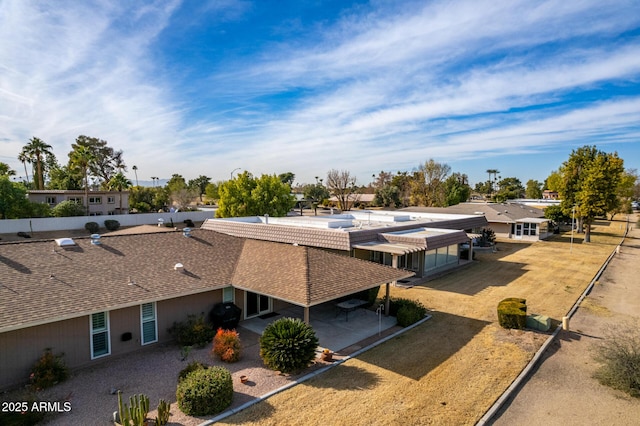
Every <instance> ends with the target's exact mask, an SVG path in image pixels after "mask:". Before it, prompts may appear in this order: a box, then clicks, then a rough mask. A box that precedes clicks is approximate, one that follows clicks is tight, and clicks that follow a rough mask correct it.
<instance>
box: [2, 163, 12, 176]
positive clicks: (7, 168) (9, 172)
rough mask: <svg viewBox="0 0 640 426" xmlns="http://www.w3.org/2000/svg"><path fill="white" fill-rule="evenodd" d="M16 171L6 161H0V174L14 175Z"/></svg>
mask: <svg viewBox="0 0 640 426" xmlns="http://www.w3.org/2000/svg"><path fill="white" fill-rule="evenodd" d="M15 175H16V171H15V170H13V169H12V168H11V167H10V166H9V165H8V164H7V163H3V162H2V161H0V176H15Z"/></svg>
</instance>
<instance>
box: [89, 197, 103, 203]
mask: <svg viewBox="0 0 640 426" xmlns="http://www.w3.org/2000/svg"><path fill="white" fill-rule="evenodd" d="M89 204H102V197H89Z"/></svg>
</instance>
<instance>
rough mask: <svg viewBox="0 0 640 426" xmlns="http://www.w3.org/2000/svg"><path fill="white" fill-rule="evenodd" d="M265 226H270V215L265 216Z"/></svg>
mask: <svg viewBox="0 0 640 426" xmlns="http://www.w3.org/2000/svg"><path fill="white" fill-rule="evenodd" d="M264 224H265V225H268V224H269V215H268V214H265V215H264Z"/></svg>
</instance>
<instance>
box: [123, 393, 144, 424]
mask: <svg viewBox="0 0 640 426" xmlns="http://www.w3.org/2000/svg"><path fill="white" fill-rule="evenodd" d="M147 414H149V397H147V396H145V395H143V394H140V395H136V396H135V398H134V397H133V396H132V397H130V398H129V406H127V404H124V403H123V402H122V392H120V391H118V416H119V417H120V424H121V425H123V426H131V425H133V426H144V425H145V420H146V418H147Z"/></svg>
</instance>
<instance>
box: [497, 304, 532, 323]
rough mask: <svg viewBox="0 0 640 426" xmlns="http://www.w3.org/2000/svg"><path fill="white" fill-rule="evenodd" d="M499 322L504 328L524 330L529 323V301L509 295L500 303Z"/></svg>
mask: <svg viewBox="0 0 640 426" xmlns="http://www.w3.org/2000/svg"><path fill="white" fill-rule="evenodd" d="M498 323H499V324H500V326H501V327H502V328H515V329H518V330H523V329H524V328H525V327H526V325H527V301H526V300H525V299H521V298H518V297H508V298H506V299H504V300H502V301H501V302H500V303H499V304H498Z"/></svg>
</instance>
